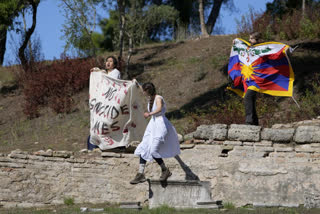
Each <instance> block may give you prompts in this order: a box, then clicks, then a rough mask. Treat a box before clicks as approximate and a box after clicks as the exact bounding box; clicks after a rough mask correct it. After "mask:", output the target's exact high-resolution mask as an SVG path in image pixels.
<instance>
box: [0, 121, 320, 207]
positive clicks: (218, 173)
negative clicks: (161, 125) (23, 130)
mask: <svg viewBox="0 0 320 214" xmlns="http://www.w3.org/2000/svg"><path fill="white" fill-rule="evenodd" d="M181 149H182V152H181V155H179V156H178V157H176V158H171V159H166V160H165V162H166V164H167V165H168V166H169V168H170V170H171V171H172V173H173V175H172V176H171V177H170V178H169V180H178V181H183V180H200V181H205V182H207V181H208V182H210V185H211V193H212V198H213V199H214V200H222V201H223V202H232V203H233V204H235V205H237V206H243V205H246V204H252V205H254V206H286V207H295V206H299V205H301V204H307V203H308V205H309V206H320V205H319V193H320V179H319V178H320V120H312V121H304V122H300V123H296V124H289V125H281V124H279V125H275V126H273V127H272V128H261V127H259V126H248V125H236V124H232V125H230V126H227V125H224V124H215V125H208V126H205V125H202V126H199V127H198V129H197V130H196V131H195V132H194V133H191V134H189V135H187V136H185V139H184V142H182V143H181ZM138 162H139V161H138V158H137V157H135V156H134V155H133V154H127V153H113V152H102V153H100V152H89V153H80V152H79V153H71V152H66V151H51V150H48V151H39V152H35V153H27V152H24V151H19V150H15V151H12V152H11V153H10V154H8V155H7V154H1V155H0V180H1V182H0V206H1V205H2V206H5V207H12V206H20V207H28V206H42V205H52V204H63V203H64V199H65V198H73V199H74V201H75V203H84V202H88V203H105V202H110V203H120V202H129V201H131V202H132V201H134V202H135V201H140V202H142V203H145V204H147V203H148V197H149V183H148V182H145V183H142V184H138V185H130V184H129V181H130V180H131V179H132V178H133V177H134V175H135V174H136V170H137V169H138ZM145 173H146V177H147V178H149V179H158V177H159V175H160V168H159V167H158V166H157V164H156V163H148V165H147V168H146V171H145ZM313 196H314V198H315V200H318V201H315V200H313V198H312V197H313Z"/></svg>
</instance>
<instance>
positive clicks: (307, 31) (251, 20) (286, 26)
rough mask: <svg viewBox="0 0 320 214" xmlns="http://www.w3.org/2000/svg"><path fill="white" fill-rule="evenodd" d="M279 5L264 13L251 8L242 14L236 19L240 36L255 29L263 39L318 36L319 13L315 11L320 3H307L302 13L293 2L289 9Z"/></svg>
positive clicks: (319, 30)
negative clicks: (246, 13) (239, 18)
mask: <svg viewBox="0 0 320 214" xmlns="http://www.w3.org/2000/svg"><path fill="white" fill-rule="evenodd" d="M275 2H276V1H275ZM278 6H279V5H278ZM273 7H275V6H273ZM279 7H280V8H278V9H275V8H273V9H269V10H267V11H266V12H264V13H259V12H256V11H254V10H253V9H252V8H251V9H250V11H249V15H245V16H242V18H241V21H239V20H238V21H237V23H238V29H237V31H238V33H239V34H240V36H243V37H245V36H247V35H248V34H249V33H250V32H253V31H257V32H261V33H262V37H263V39H265V40H272V39H276V40H277V39H281V40H291V39H298V38H300V39H307V38H308V39H313V38H320V14H319V13H317V12H316V11H319V9H320V4H315V3H314V4H310V5H307V6H306V9H305V11H304V13H303V11H302V10H301V9H300V8H297V6H296V5H295V4H293V6H292V7H293V8H290V9H288V7H283V8H282V7H281V5H280V6H279Z"/></svg>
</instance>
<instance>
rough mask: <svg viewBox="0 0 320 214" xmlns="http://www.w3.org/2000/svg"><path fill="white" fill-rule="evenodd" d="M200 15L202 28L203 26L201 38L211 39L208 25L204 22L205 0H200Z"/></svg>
mask: <svg viewBox="0 0 320 214" xmlns="http://www.w3.org/2000/svg"><path fill="white" fill-rule="evenodd" d="M199 15H200V26H201V34H202V35H201V37H205V38H207V37H209V34H208V31H207V28H206V24H205V22H204V12H203V0H199Z"/></svg>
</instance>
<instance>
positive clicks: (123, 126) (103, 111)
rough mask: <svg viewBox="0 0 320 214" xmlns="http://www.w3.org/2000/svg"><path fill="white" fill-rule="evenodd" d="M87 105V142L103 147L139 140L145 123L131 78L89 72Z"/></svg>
mask: <svg viewBox="0 0 320 214" xmlns="http://www.w3.org/2000/svg"><path fill="white" fill-rule="evenodd" d="M89 107H90V135H91V138H90V143H92V144H94V145H97V146H99V148H100V149H101V150H105V149H112V148H115V147H119V146H126V145H128V144H129V143H130V142H132V141H141V139H142V137H143V134H144V131H145V128H146V125H147V122H146V120H145V118H144V117H143V112H144V108H143V102H142V92H141V90H140V88H138V87H137V86H136V84H135V83H133V82H132V81H125V80H117V79H113V78H111V77H108V76H107V74H105V73H103V72H91V75H90V87H89Z"/></svg>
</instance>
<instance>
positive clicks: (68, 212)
mask: <svg viewBox="0 0 320 214" xmlns="http://www.w3.org/2000/svg"><path fill="white" fill-rule="evenodd" d="M225 205H227V207H229V208H227V207H225V208H223V209H220V210H219V209H175V208H171V207H168V206H165V205H164V206H162V207H159V208H154V209H148V207H144V208H143V209H141V210H137V209H121V208H118V207H116V205H104V206H103V205H99V206H93V205H81V206H80V205H68V206H67V205H60V206H51V207H44V208H25V209H22V208H11V209H3V208H2V209H1V208H0V213H4V214H53V213H55V214H56V213H58V214H76V213H81V210H80V208H81V207H88V208H103V209H104V211H98V212H97V211H95V212H93V211H91V212H90V211H87V212H85V213H91V214H93V213H95V214H102V213H104V214H105V213H108V214H319V213H320V209H305V208H303V207H299V208H277V207H275V208H253V207H241V208H235V207H234V205H233V204H232V203H231V202H229V203H227V204H225Z"/></svg>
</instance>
